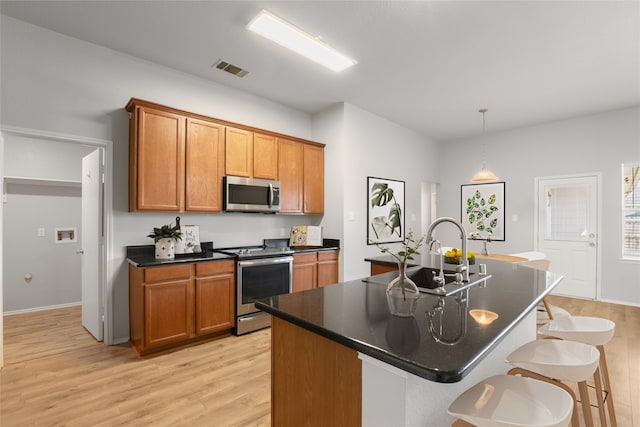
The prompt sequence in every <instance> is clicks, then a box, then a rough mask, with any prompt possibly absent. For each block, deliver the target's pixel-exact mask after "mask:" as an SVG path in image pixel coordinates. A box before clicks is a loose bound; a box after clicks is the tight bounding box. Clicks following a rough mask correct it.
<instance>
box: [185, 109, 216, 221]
mask: <svg viewBox="0 0 640 427" xmlns="http://www.w3.org/2000/svg"><path fill="white" fill-rule="evenodd" d="M185 158H186V162H185V210H187V211H199V212H220V211H221V210H222V185H221V184H220V183H221V182H222V177H223V176H224V127H223V126H221V125H219V124H216V123H212V122H209V121H206V120H199V119H192V118H187V141H186V150H185Z"/></svg>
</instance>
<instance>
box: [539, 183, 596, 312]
mask: <svg viewBox="0 0 640 427" xmlns="http://www.w3.org/2000/svg"><path fill="white" fill-rule="evenodd" d="M572 178H595V179H596V216H597V218H596V235H597V236H598V239H597V242H598V243H597V245H596V299H595V300H596V301H600V300H601V293H602V292H601V291H602V289H601V286H602V172H585V173H578V174H570V175H552V176H540V177H535V178H534V184H533V194H534V208H533V239H534V242H533V246H534V248H535V250H536V251H538V250H539V247H538V234H539V232H540V230H539V226H538V223H539V220H540V218H539V199H540V195H539V194H538V189H539V187H540V181H543V180H551V179H572ZM551 270H552V271H553V266H552V267H551Z"/></svg>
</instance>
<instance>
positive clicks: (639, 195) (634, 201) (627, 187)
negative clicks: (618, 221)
mask: <svg viewBox="0 0 640 427" xmlns="http://www.w3.org/2000/svg"><path fill="white" fill-rule="evenodd" d="M622 193H623V194H622V197H623V201H622V215H623V220H622V236H623V239H622V240H623V242H622V257H623V258H633V259H640V163H635V164H626V165H622Z"/></svg>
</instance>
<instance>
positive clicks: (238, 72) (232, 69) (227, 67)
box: [213, 60, 249, 77]
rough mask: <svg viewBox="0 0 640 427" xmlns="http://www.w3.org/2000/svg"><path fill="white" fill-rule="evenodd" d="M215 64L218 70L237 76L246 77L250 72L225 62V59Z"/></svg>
mask: <svg viewBox="0 0 640 427" xmlns="http://www.w3.org/2000/svg"><path fill="white" fill-rule="evenodd" d="M213 66H214V67H216V68H217V69H218V70H222V71H226V72H227V73H231V74H233V75H234V76H237V77H244V76H246V75H247V74H249V72H248V71H247V70H243V69H242V68H240V67H238V66H237V65H233V64H229V63H228V62H225V61H223V60H220V61H218V62H216V63H215V64H213Z"/></svg>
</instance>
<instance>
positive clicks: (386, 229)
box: [367, 176, 405, 245]
mask: <svg viewBox="0 0 640 427" xmlns="http://www.w3.org/2000/svg"><path fill="white" fill-rule="evenodd" d="M404 196H405V194H404V181H397V180H395V179H387V178H376V177H373V176H368V177H367V244H368V245H373V244H375V243H393V242H403V241H404V236H405V222H404Z"/></svg>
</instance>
